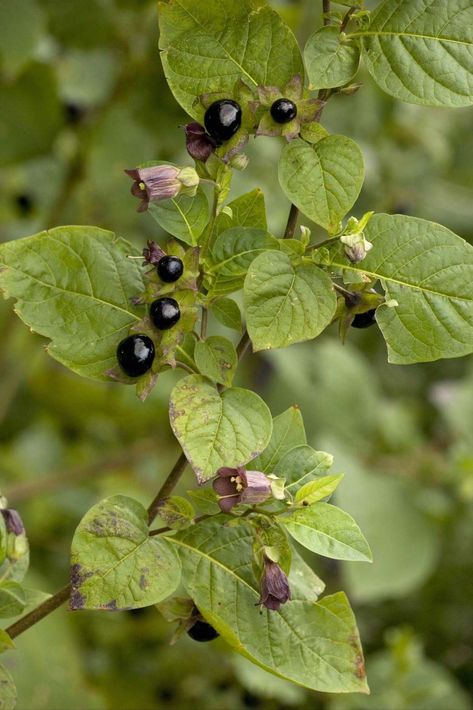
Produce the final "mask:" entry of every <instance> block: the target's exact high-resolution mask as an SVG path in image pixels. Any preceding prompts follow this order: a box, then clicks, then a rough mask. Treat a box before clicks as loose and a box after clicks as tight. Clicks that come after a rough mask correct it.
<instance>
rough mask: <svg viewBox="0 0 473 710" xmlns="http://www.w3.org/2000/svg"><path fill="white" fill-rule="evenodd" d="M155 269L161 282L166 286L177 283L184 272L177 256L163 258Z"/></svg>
mask: <svg viewBox="0 0 473 710" xmlns="http://www.w3.org/2000/svg"><path fill="white" fill-rule="evenodd" d="M156 268H157V270H158V276H159V278H160V279H161V281H164V282H165V283H167V284H172V283H174V281H178V279H180V278H181V276H182V274H183V272H184V264H183V263H182V261H181V260H180V259H179V257H177V256H163V258H162V259H160V260H159V261H158V265H157V267H156Z"/></svg>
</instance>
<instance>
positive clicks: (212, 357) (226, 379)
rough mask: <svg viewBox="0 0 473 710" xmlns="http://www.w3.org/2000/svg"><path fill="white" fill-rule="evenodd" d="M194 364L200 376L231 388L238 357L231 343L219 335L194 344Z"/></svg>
mask: <svg viewBox="0 0 473 710" xmlns="http://www.w3.org/2000/svg"><path fill="white" fill-rule="evenodd" d="M194 359H195V364H196V365H197V367H198V368H199V370H200V372H201V373H202V375H205V377H208V378H209V379H211V380H214V382H218V383H219V384H221V385H224V386H225V387H231V384H232V381H233V377H234V375H235V370H236V367H237V364H238V356H237V353H236V350H235V346H234V345H233V343H232V342H231V341H230V340H228V339H227V338H222V337H221V336H220V335H211V336H210V337H209V338H207V339H206V340H201V341H200V342H198V343H196V345H195V350H194Z"/></svg>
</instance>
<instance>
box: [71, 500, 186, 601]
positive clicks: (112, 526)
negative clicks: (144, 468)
mask: <svg viewBox="0 0 473 710" xmlns="http://www.w3.org/2000/svg"><path fill="white" fill-rule="evenodd" d="M71 564H72V568H71V584H72V592H71V609H73V610H76V609H104V610H108V611H115V610H119V609H139V608H141V607H144V606H150V605H152V604H157V603H158V602H159V601H161V600H162V599H165V598H166V597H168V596H169V595H170V594H172V593H173V592H174V591H175V589H176V588H177V586H178V585H179V582H180V579H181V569H180V565H179V560H178V557H177V555H176V554H175V551H174V550H173V548H172V547H170V546H169V544H168V542H167V541H166V540H165V539H163V538H162V537H149V530H148V516H147V513H146V510H145V509H144V508H143V506H142V505H141V504H140V503H138V502H137V501H135V500H133V499H132V498H126V497H125V496H113V497H112V498H106V499H105V500H103V501H101V502H100V503H97V504H96V505H94V506H93V508H91V509H90V510H89V511H88V512H87V513H86V514H85V516H84V517H83V518H82V520H81V522H80V523H79V526H78V527H77V530H76V531H75V534H74V538H73V540H72V549H71Z"/></svg>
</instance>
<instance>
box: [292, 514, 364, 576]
mask: <svg viewBox="0 0 473 710" xmlns="http://www.w3.org/2000/svg"><path fill="white" fill-rule="evenodd" d="M279 522H280V523H281V524H282V525H284V526H285V527H286V529H287V531H288V532H289V534H290V535H292V537H293V538H294V539H295V540H297V542H299V543H300V544H301V545H304V547H307V549H309V550H312V552H316V553H317V554H319V555H323V556H324V557H331V558H332V559H335V560H353V561H362V562H370V561H371V559H372V558H371V551H370V548H369V545H368V543H367V542H366V540H365V538H364V536H363V534H362V532H361V530H360V528H359V527H358V525H357V524H356V523H355V521H354V520H353V518H352V517H351V516H350V515H348V513H345V512H344V511H343V510H340V508H336V507H335V506H334V505H330V504H329V503H315V504H314V505H311V506H309V507H308V508H301V509H299V510H296V511H294V512H293V513H291V515H289V516H287V517H281V518H279Z"/></svg>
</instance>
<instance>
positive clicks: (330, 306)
mask: <svg viewBox="0 0 473 710" xmlns="http://www.w3.org/2000/svg"><path fill="white" fill-rule="evenodd" d="M336 306H337V299H336V296H335V293H334V291H333V288H332V281H331V279H330V277H329V276H328V274H327V273H325V272H324V271H322V270H321V269H319V268H318V267H317V266H315V264H311V263H307V264H301V265H299V266H293V265H292V263H291V260H290V258H289V257H288V256H287V255H286V254H283V253H281V252H277V251H268V252H265V253H264V254H261V255H260V256H259V257H257V258H256V259H255V260H254V261H253V263H252V264H251V266H250V268H249V270H248V274H247V276H246V279H245V307H246V313H247V328H248V333H249V334H250V338H251V341H252V343H253V348H254V350H255V351H257V350H268V349H270V348H283V347H285V346H286V345H291V344H293V343H298V342H301V341H303V340H311V339H312V338H315V337H316V336H317V335H319V334H320V333H321V332H322V331H323V330H324V329H325V328H326V327H327V326H328V325H329V324H330V322H331V320H332V317H333V315H334V313H335V309H336Z"/></svg>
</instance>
